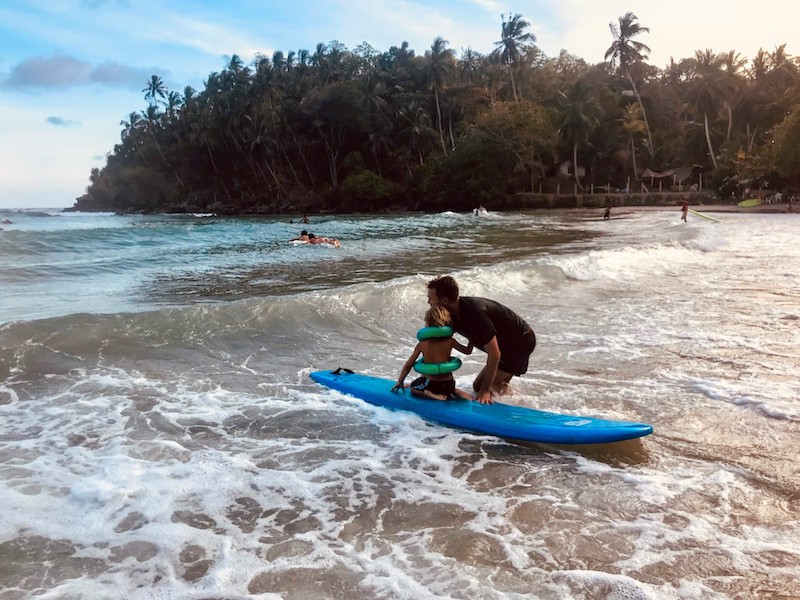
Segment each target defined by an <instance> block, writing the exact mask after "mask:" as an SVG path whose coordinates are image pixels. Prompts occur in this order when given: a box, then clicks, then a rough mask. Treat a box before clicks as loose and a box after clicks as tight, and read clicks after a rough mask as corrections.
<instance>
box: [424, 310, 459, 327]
mask: <svg viewBox="0 0 800 600" xmlns="http://www.w3.org/2000/svg"><path fill="white" fill-rule="evenodd" d="M452 324H453V317H451V316H450V311H449V310H447V309H446V308H445V307H444V306H431V307H430V308H429V309H428V310H427V312H426V313H425V325H426V326H427V327H447V326H450V325H452Z"/></svg>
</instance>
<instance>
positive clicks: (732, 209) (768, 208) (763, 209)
mask: <svg viewBox="0 0 800 600" xmlns="http://www.w3.org/2000/svg"><path fill="white" fill-rule="evenodd" d="M790 206H791V207H792V209H791V210H789V207H790ZM689 209H690V210H696V211H697V212H703V213H742V214H751V213H759V214H769V213H772V214H781V213H783V214H795V213H796V214H800V206H795V205H793V204H789V203H788V202H782V203H780V204H761V205H759V206H747V207H743V206H737V205H736V204H690V205H689ZM567 210H570V209H567ZM572 210H574V209H572ZM577 210H590V211H592V212H598V213H602V211H603V210H605V209H602V208H587V209H577ZM653 210H658V211H676V212H680V210H681V207H680V206H663V205H651V206H612V207H611V214H612V215H613V214H614V212H615V211H616V212H617V214H621V213H623V212H640V211H653Z"/></svg>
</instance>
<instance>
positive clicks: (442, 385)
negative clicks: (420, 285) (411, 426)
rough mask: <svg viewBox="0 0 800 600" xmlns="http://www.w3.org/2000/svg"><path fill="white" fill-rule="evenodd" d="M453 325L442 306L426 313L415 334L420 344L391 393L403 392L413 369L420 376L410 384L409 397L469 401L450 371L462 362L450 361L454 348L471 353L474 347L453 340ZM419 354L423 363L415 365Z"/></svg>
mask: <svg viewBox="0 0 800 600" xmlns="http://www.w3.org/2000/svg"><path fill="white" fill-rule="evenodd" d="M452 322H453V319H452V317H451V316H450V313H449V312H448V310H447V309H446V308H444V307H443V306H433V307H431V308H429V309H428V310H427V312H426V313H425V327H424V328H423V329H420V330H419V331H418V332H417V339H418V340H419V343H418V344H417V345H416V346H415V347H414V351H413V352H412V353H411V356H410V357H409V358H408V360H407V361H406V363H405V364H404V365H403V368H402V369H401V370H400V375H399V376H398V377H397V383H396V384H395V386H394V387H393V388H392V391H393V392H398V391H402V390H404V389H405V380H406V377H407V376H408V374H409V373H410V372H411V369H415V370H416V371H418V372H419V373H422V375H421V376H420V377H417V378H416V379H415V380H414V381H412V382H411V385H410V386H409V389H410V390H411V394H412V395H414V396H418V397H421V398H430V399H432V400H455V399H458V398H461V399H462V400H472V394H470V393H469V392H465V391H464V390H460V389H458V388H457V387H456V380H455V378H454V377H453V371H454V370H456V369H457V368H458V367H460V366H461V361H460V360H459V359H457V358H456V359H453V358H450V352H451V351H452V350H453V348H455V349H456V350H458V351H459V352H462V353H463V354H472V348H473V346H472V344H470V345H469V346H465V345H464V344H462V343H460V342H459V341H458V340H455V339H453V330H452V328H451V327H450V325H451V324H452ZM420 355H422V360H421V361H420V362H417V358H418V357H419V356H420Z"/></svg>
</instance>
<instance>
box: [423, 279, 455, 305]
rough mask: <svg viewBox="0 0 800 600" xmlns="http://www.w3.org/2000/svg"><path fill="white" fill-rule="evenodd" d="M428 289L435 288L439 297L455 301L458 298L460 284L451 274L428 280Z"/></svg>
mask: <svg viewBox="0 0 800 600" xmlns="http://www.w3.org/2000/svg"><path fill="white" fill-rule="evenodd" d="M428 289H431V290H435V291H436V295H437V296H439V298H444V299H446V300H453V301H456V300H458V284H457V283H456V280H455V279H453V278H452V277H450V275H445V276H444V277H437V278H436V279H431V280H430V281H429V282H428Z"/></svg>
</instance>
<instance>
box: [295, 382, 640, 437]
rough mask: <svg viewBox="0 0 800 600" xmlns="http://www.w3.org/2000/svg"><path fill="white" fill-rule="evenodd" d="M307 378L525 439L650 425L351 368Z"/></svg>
mask: <svg viewBox="0 0 800 600" xmlns="http://www.w3.org/2000/svg"><path fill="white" fill-rule="evenodd" d="M310 377H311V379H313V380H314V381H316V382H317V383H319V384H322V385H324V386H326V387H328V388H331V389H333V390H336V391H338V392H342V393H344V394H349V395H350V396H355V397H356V398H360V399H361V400H364V401H366V402H369V403H370V404H375V405H377V406H383V407H386V408H390V409H394V410H406V411H410V412H413V413H416V414H418V415H419V416H420V417H422V418H423V419H426V420H428V421H432V422H434V423H439V424H440V425H447V426H448V427H454V428H456V429H462V430H464V431H470V432H473V433H481V434H487V435H495V436H497V437H501V438H505V439H509V440H519V441H526V442H545V443H551V444H600V443H606V442H619V441H622V440H630V439H634V438H638V437H642V436H645V435H648V434H650V433H652V432H653V428H652V426H650V425H648V424H646V423H634V422H630V421H609V420H605V419H595V418H593V417H583V416H575V415H565V414H558V413H552V412H546V411H543V410H535V409H532V408H525V407H523V406H511V405H509V404H502V403H500V402H495V403H494V404H479V403H478V402H473V401H471V400H425V399H421V398H416V397H414V396H412V395H411V393H410V392H409V391H408V390H406V391H405V393H401V392H392V391H391V390H392V386H394V384H395V382H394V381H391V380H389V379H381V378H379V377H370V376H369V375H361V374H359V373H353V372H352V371H349V370H346V369H336V370H335V371H315V372H313V373H311V375H310Z"/></svg>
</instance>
